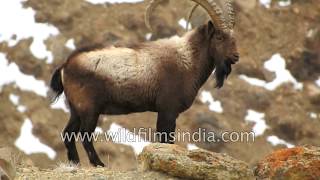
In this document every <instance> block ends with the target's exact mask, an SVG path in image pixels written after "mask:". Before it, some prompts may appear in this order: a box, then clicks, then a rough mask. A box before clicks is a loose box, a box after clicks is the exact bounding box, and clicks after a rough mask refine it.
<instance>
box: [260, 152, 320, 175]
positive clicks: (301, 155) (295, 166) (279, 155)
mask: <svg viewBox="0 0 320 180" xmlns="http://www.w3.org/2000/svg"><path fill="white" fill-rule="evenodd" d="M255 175H256V176H257V177H258V179H264V178H269V179H279V178H281V179H310V180H312V179H317V178H319V177H320V148H318V147H313V146H304V147H296V148H291V149H282V150H278V151H275V152H274V153H272V154H271V155H269V156H267V157H266V158H265V159H264V160H262V161H261V162H260V163H259V164H258V165H257V167H256V170H255Z"/></svg>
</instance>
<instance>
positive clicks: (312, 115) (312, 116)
mask: <svg viewBox="0 0 320 180" xmlns="http://www.w3.org/2000/svg"><path fill="white" fill-rule="evenodd" d="M309 116H310V118H312V119H317V118H318V114H317V113H314V112H311V113H310V114H309Z"/></svg>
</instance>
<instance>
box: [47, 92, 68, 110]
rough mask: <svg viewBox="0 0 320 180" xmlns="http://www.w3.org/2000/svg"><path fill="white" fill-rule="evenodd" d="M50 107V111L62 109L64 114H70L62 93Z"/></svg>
mask: <svg viewBox="0 0 320 180" xmlns="http://www.w3.org/2000/svg"><path fill="white" fill-rule="evenodd" d="M50 106H51V108H52V109H62V110H63V111H64V112H66V113H68V112H70V111H69V109H68V106H67V104H66V96H65V95H64V93H62V94H61V96H60V97H59V98H58V99H57V101H56V102H54V103H53V104H51V105H50Z"/></svg>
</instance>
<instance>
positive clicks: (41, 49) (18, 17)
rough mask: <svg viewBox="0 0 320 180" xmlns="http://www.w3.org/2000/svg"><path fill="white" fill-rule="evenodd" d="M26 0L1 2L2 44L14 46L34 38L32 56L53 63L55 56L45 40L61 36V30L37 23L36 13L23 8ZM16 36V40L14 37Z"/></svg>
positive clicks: (31, 47)
mask: <svg viewBox="0 0 320 180" xmlns="http://www.w3.org/2000/svg"><path fill="white" fill-rule="evenodd" d="M24 1H25V0H10V1H0V22H1V28H0V42H2V41H7V42H8V44H9V46H14V45H15V44H17V42H18V41H20V40H22V39H26V38H30V37H32V38H33V42H32V44H31V46H30V51H31V52H32V54H33V55H34V56H35V57H37V58H39V59H44V58H47V62H48V63H51V62H52V61H53V55H52V53H51V52H50V51H48V50H47V48H46V45H45V44H44V40H46V39H47V38H48V37H50V36H55V35H57V34H59V30H58V29H57V28H55V27H54V26H52V25H49V24H45V23H37V22H35V18H34V16H35V11H34V10H33V9H32V8H23V6H22V2H24ZM14 35H16V38H15V39H13V38H12V37H13V36H14Z"/></svg>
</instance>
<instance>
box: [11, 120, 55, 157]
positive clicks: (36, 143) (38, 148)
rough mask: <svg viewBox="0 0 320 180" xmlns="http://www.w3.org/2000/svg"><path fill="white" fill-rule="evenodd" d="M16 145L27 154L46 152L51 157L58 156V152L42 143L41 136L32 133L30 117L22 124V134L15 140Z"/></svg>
mask: <svg viewBox="0 0 320 180" xmlns="http://www.w3.org/2000/svg"><path fill="white" fill-rule="evenodd" d="M15 146H16V147H17V148H19V149H20V150H21V151H23V152H24V153H26V154H27V155H30V154H33V153H45V154H47V156H48V157H49V158H50V159H54V158H55V157H56V152H55V151H54V150H53V149H52V148H51V147H49V146H47V145H45V144H43V143H41V142H40V140H39V138H37V137H35V136H34V135H33V134H32V122H31V120H30V119H25V121H24V123H23V125H22V126H21V130H20V136H19V137H18V138H17V140H16V141H15Z"/></svg>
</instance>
